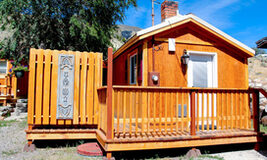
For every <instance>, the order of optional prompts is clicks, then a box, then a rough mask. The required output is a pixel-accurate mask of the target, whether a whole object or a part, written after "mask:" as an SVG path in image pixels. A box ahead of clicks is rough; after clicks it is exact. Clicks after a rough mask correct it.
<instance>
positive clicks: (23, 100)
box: [17, 99, 28, 103]
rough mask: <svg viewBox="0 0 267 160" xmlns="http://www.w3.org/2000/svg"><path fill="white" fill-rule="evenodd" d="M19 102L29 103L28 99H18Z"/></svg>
mask: <svg viewBox="0 0 267 160" xmlns="http://www.w3.org/2000/svg"><path fill="white" fill-rule="evenodd" d="M17 103H28V99H18V100H17Z"/></svg>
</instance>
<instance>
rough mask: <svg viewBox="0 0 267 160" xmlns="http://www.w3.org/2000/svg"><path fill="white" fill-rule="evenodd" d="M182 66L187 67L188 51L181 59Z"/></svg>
mask: <svg viewBox="0 0 267 160" xmlns="http://www.w3.org/2000/svg"><path fill="white" fill-rule="evenodd" d="M181 61H182V64H184V65H187V64H188V62H189V55H188V54H187V51H186V49H185V50H184V54H183V55H182V57H181Z"/></svg>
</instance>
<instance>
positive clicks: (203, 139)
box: [96, 130, 260, 152]
mask: <svg viewBox="0 0 267 160" xmlns="http://www.w3.org/2000/svg"><path fill="white" fill-rule="evenodd" d="M96 133H97V135H96V136H97V140H98V142H99V143H100V144H101V145H102V147H103V148H104V149H105V151H106V152H113V151H127V150H146V149H164V148H184V147H198V146H210V145H222V144H237V143H257V142H260V140H259V138H258V134H257V133H256V132H254V131H251V130H224V131H204V132H203V131H200V132H197V133H196V135H194V136H192V135H190V132H187V131H184V132H177V133H176V134H162V133H158V134H157V133H156V134H153V133H152V134H150V135H149V134H146V135H135V134H134V135H131V136H130V135H126V136H123V135H119V136H115V137H114V139H110V140H108V139H107V138H106V136H105V134H104V133H103V132H101V131H99V130H98V131H96Z"/></svg>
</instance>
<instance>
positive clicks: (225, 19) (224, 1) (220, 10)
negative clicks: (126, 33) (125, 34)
mask: <svg viewBox="0 0 267 160" xmlns="http://www.w3.org/2000/svg"><path fill="white" fill-rule="evenodd" d="M163 1H164V0H157V2H159V3H162V2H163ZM175 1H177V2H178V10H179V13H180V14H182V15H185V14H188V13H193V14H194V15H196V16H198V17H200V18H201V19H203V20H205V21H206V22H208V23H210V24H211V25H213V26H215V27H216V28H218V29H220V30H222V31H223V32H225V33H227V34H229V35H230V36H232V37H234V38H235V39H237V40H239V41H240V42H242V43H244V44H246V45H248V46H249V47H256V44H255V42H256V41H258V40H259V39H261V38H263V37H267V16H266V12H267V0H175ZM137 5H138V7H137V8H134V7H131V8H129V9H128V10H127V11H126V18H125V20H124V22H123V24H125V25H130V26H136V27H140V28H142V29H145V28H148V27H151V26H152V20H151V8H152V7H151V6H152V5H151V0H137ZM154 8H155V24H159V23H161V17H160V4H155V5H154Z"/></svg>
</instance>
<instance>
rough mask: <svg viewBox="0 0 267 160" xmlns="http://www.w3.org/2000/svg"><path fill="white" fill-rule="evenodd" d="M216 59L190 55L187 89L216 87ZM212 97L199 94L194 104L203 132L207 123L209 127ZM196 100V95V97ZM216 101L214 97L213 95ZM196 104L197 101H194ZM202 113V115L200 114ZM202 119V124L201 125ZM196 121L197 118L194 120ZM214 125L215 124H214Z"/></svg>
mask: <svg viewBox="0 0 267 160" xmlns="http://www.w3.org/2000/svg"><path fill="white" fill-rule="evenodd" d="M216 65H217V57H215V55H214V54H208V53H206V54H203V53H202V54H201V53H191V54H190V60H189V64H188V86H189V87H200V88H213V87H217V67H216ZM202 96H204V105H203V107H202ZM207 96H209V106H208V105H207V99H208V98H207ZM211 96H212V95H211V94H207V93H205V94H199V101H198V102H199V103H198V104H196V116H197V105H198V108H199V111H198V113H199V114H198V117H199V125H198V126H199V127H200V129H202V126H201V125H202V124H204V126H203V127H204V128H205V130H206V129H207V123H208V124H209V126H208V127H209V128H210V127H211V123H212V122H211V117H212V108H211V107H212V104H211V103H212V102H211V100H212V97H211ZM196 100H197V95H196ZM214 100H215V101H216V95H214ZM215 101H214V107H215V108H214V113H213V115H214V117H216V102H215ZM196 103H197V101H196ZM202 113H203V114H202ZM202 117H204V118H203V119H204V122H203V123H202ZM196 119H197V118H196ZM214 124H215V125H216V122H215V123H214Z"/></svg>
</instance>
